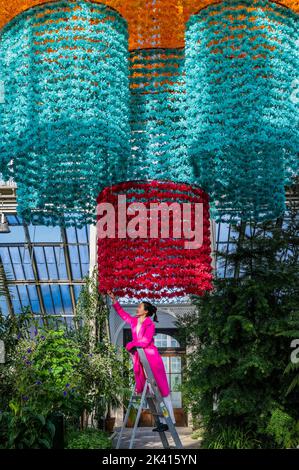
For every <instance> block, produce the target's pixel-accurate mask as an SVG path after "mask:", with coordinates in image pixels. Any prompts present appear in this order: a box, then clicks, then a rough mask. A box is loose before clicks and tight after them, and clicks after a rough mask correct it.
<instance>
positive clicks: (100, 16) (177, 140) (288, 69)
mask: <svg viewBox="0 0 299 470" xmlns="http://www.w3.org/2000/svg"><path fill="white" fill-rule="evenodd" d="M297 21H298V15H296V14H295V13H294V12H292V11H291V10H289V9H287V8H285V7H282V6H280V5H276V4H275V3H273V2H269V1H268V0H226V1H224V2H221V3H217V4H214V5H211V6H209V7H207V8H204V9H202V10H201V11H200V12H199V13H198V14H196V15H193V16H192V17H191V18H190V19H189V21H188V23H187V25H186V48H185V49H147V50H134V51H131V52H130V53H129V51H128V32H127V24H126V21H125V20H124V19H123V18H122V17H121V16H120V14H118V13H117V12H116V11H115V10H113V9H112V8H110V7H107V6H105V5H102V4H99V3H92V2H88V1H84V0H79V1H76V2H75V1H73V0H71V1H66V0H64V1H58V2H53V3H48V4H46V5H43V6H39V7H35V8H32V9H30V10H28V11H26V12H24V13H22V14H20V15H19V16H18V17H16V18H15V19H14V20H12V21H11V22H10V23H9V24H8V25H7V26H6V27H5V28H4V29H3V30H2V32H1V34H0V84H1V82H3V83H4V90H5V99H4V103H0V171H1V172H2V173H3V177H4V178H6V179H7V178H9V177H10V176H11V177H13V178H14V179H15V181H16V182H17V184H18V191H17V195H18V210H19V213H20V215H22V216H23V217H24V218H25V220H28V221H33V222H34V223H35V222H36V223H46V224H51V225H52V224H54V225H57V224H59V225H66V226H67V225H77V226H79V227H80V226H82V225H83V224H86V223H92V222H95V205H96V198H97V195H98V194H99V192H100V191H101V190H102V189H103V188H105V187H107V186H109V185H111V184H116V183H120V182H122V181H130V180H170V181H173V182H178V183H181V182H183V183H187V184H195V185H198V186H200V187H202V188H203V189H204V190H205V191H206V192H208V194H209V196H210V203H211V213H212V216H213V218H216V219H218V220H223V219H225V220H227V218H230V220H231V221H237V220H240V219H242V220H249V219H252V218H254V219H255V220H264V219H272V218H275V217H277V216H279V215H280V214H281V213H282V212H283V211H284V209H285V185H287V184H290V183H291V182H292V179H293V177H294V176H295V175H297V174H298V149H299V145H298V144H299V141H298V136H299V132H298V129H299V126H298V124H299V122H298V119H299V113H298V111H299V110H298V106H299V90H298V93H296V89H295V87H296V86H297V87H298V88H299V75H298V74H299V53H298V44H299V36H298V23H297ZM296 84H297V85H296Z"/></svg>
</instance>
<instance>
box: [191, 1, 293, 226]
mask: <svg viewBox="0 0 299 470" xmlns="http://www.w3.org/2000/svg"><path fill="white" fill-rule="evenodd" d="M297 21H298V17H297V15H295V14H294V13H293V12H292V11H290V10H288V9H286V8H283V7H281V6H277V5H275V4H274V3H272V2H271V3H270V2H268V1H264V0H258V1H254V2H253V1H249V0H236V1H226V2H221V3H220V4H217V5H213V6H210V7H208V8H206V9H204V10H202V11H201V12H200V13H199V14H197V15H194V16H193V17H191V19H190V20H189V22H188V24H187V32H186V82H187V120H188V129H189V131H190V132H189V134H188V146H189V153H190V158H191V162H192V165H193V168H194V170H195V174H196V177H197V178H198V180H197V182H198V184H199V185H200V186H202V187H203V188H204V189H205V190H206V191H208V192H209V195H210V196H211V200H212V203H213V215H214V217H218V218H219V219H223V218H226V217H228V216H230V217H231V218H232V219H234V218H236V219H238V218H242V219H245V220H246V219H249V218H251V217H254V218H255V220H261V219H271V218H275V217H277V216H279V215H280V214H281V213H282V212H283V211H284V199H285V191H284V185H285V184H286V183H288V182H290V181H291V178H292V176H293V175H295V174H296V173H298V148H299V146H298V143H299V140H298V136H299V134H298V129H299V126H298V124H299V123H298V116H299V113H298V103H297V102H296V100H292V99H291V95H292V91H293V90H292V83H294V80H296V79H298V77H297V74H298V65H299V61H298V50H297V49H298V46H296V40H297V39H298V22H297Z"/></svg>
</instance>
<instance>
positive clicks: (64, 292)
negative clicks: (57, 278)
mask: <svg viewBox="0 0 299 470" xmlns="http://www.w3.org/2000/svg"><path fill="white" fill-rule="evenodd" d="M60 290H61V296H62V303H63V307H64V311H65V313H66V314H71V313H72V312H73V306H72V301H71V294H70V286H66V285H62V286H60Z"/></svg>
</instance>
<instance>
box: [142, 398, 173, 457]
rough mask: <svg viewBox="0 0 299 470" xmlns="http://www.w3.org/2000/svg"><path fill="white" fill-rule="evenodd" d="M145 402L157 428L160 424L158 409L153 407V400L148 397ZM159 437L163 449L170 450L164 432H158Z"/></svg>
mask: <svg viewBox="0 0 299 470" xmlns="http://www.w3.org/2000/svg"><path fill="white" fill-rule="evenodd" d="M147 402H148V405H149V407H150V410H151V412H152V415H153V417H154V420H155V424H156V426H158V425H159V424H160V419H159V416H158V413H159V411H158V409H157V407H156V405H155V398H154V397H153V398H152V397H150V398H148V399H147ZM159 436H160V439H161V442H162V445H163V447H164V449H170V445H169V442H168V439H167V436H166V434H165V432H159Z"/></svg>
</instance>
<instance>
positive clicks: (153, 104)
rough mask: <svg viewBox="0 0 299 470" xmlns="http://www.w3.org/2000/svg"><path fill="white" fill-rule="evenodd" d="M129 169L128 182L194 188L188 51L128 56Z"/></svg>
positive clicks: (144, 53)
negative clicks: (170, 183)
mask: <svg viewBox="0 0 299 470" xmlns="http://www.w3.org/2000/svg"><path fill="white" fill-rule="evenodd" d="M130 88H131V147H132V152H131V164H130V166H129V168H130V172H129V175H128V179H132V180H134V179H169V180H172V181H176V182H179V181H182V182H187V183H190V182H192V167H191V165H190V163H189V160H188V154H187V142H186V136H187V128H186V90H185V76H184V51H183V50H179V49H150V50H136V51H133V52H131V54H130Z"/></svg>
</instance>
